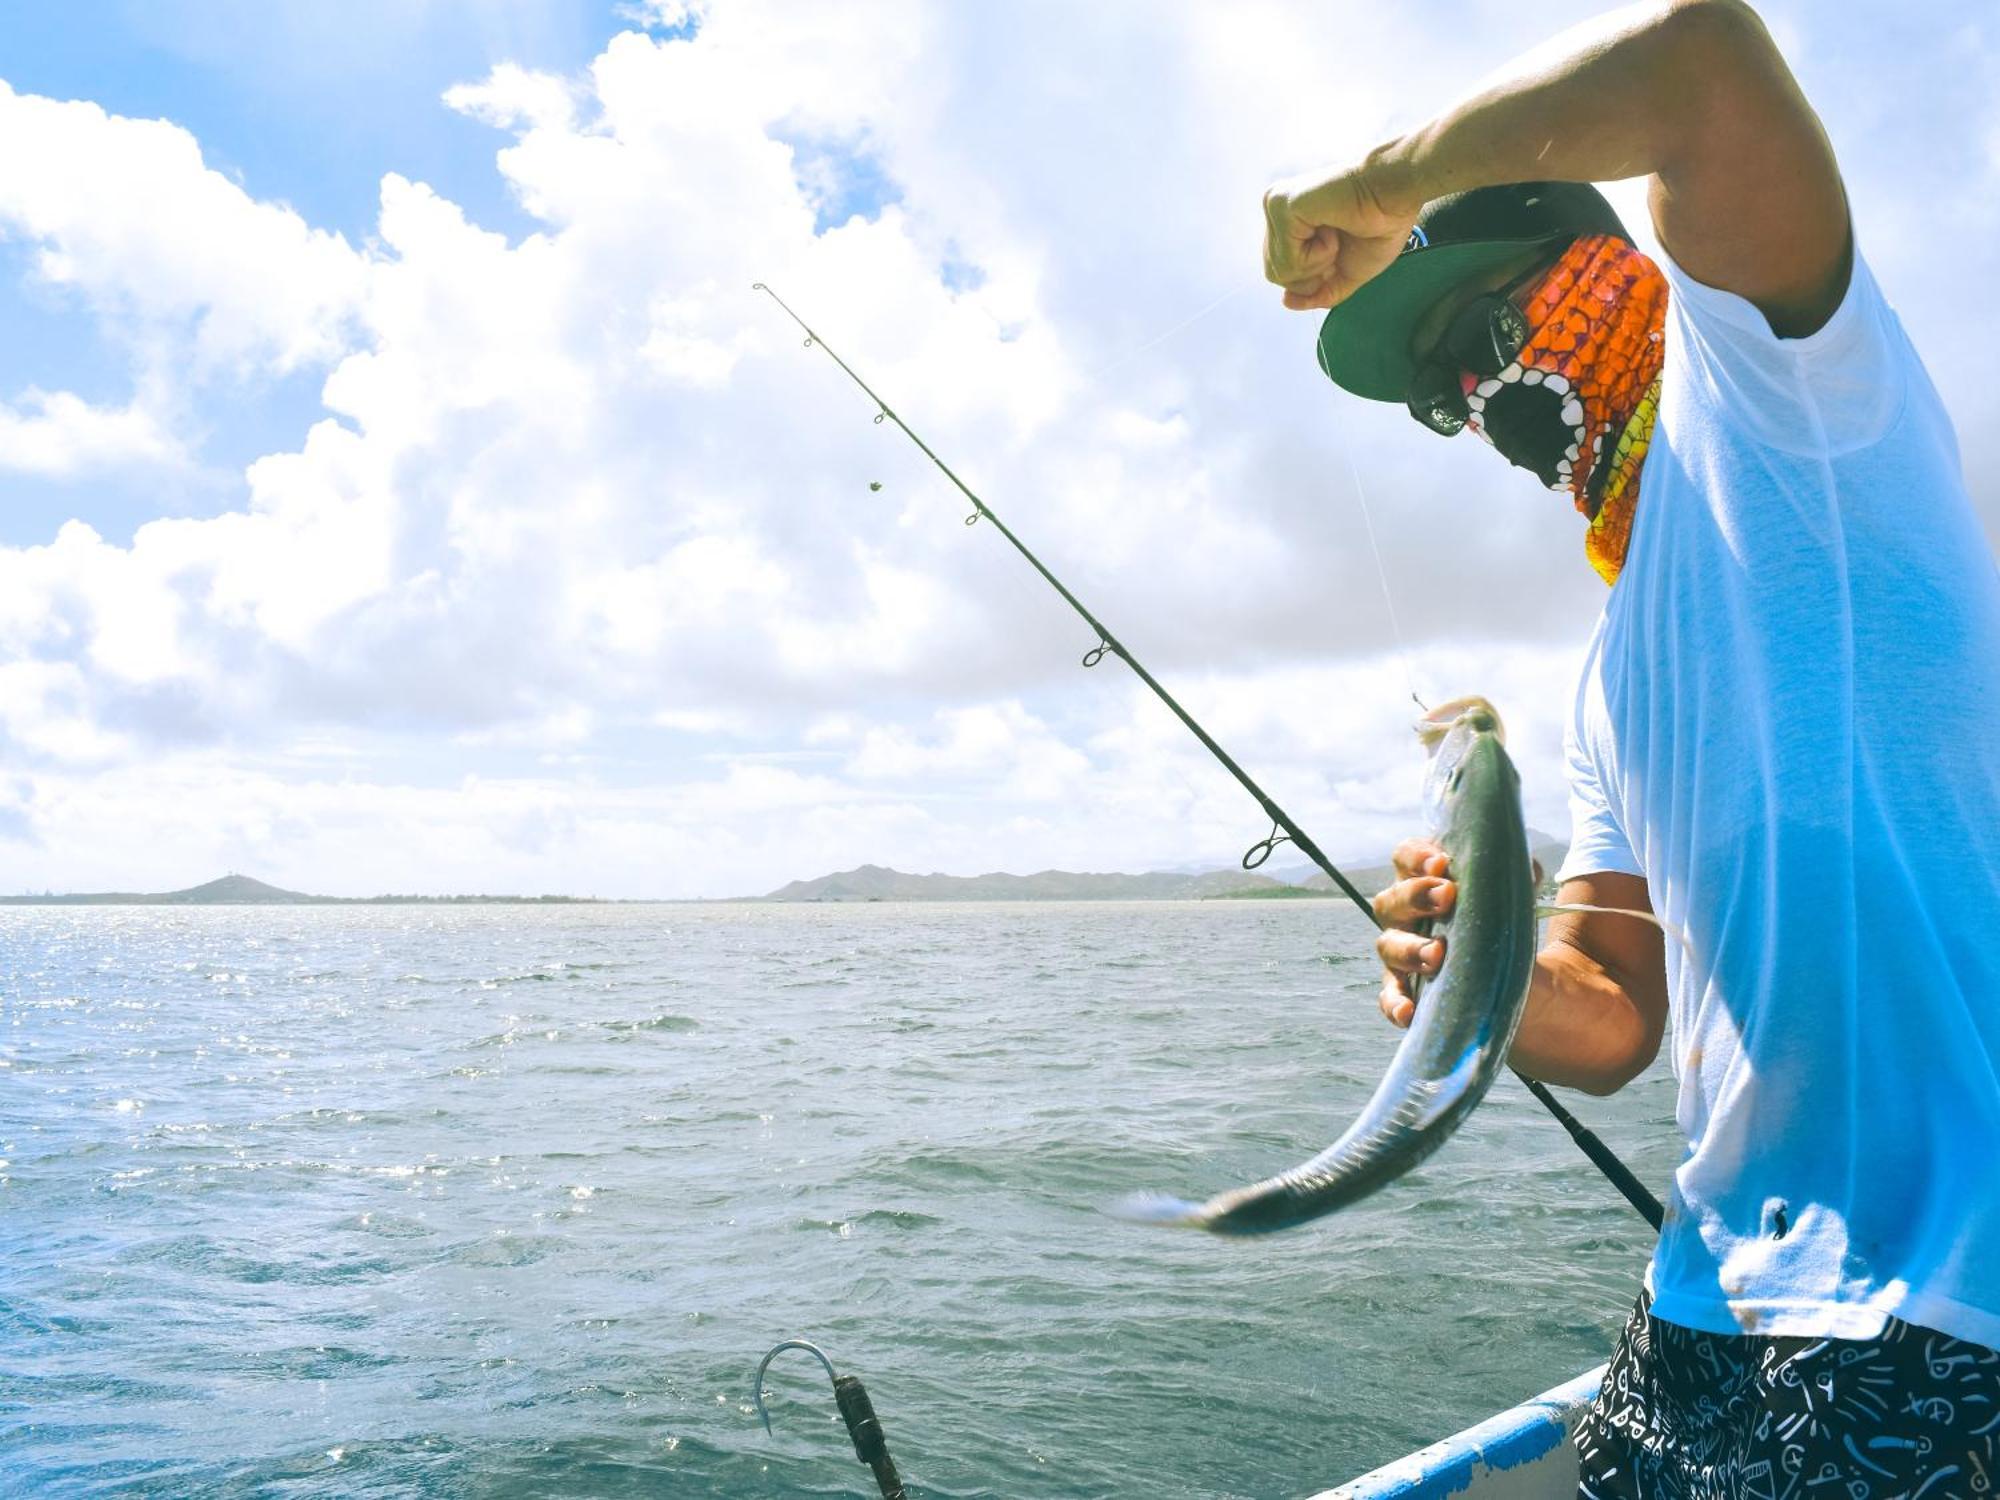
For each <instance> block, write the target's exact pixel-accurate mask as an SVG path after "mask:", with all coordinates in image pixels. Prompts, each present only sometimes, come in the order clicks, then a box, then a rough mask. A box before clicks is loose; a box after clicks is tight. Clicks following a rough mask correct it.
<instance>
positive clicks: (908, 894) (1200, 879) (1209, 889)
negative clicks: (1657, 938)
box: [739, 828, 1569, 901]
mask: <svg viewBox="0 0 2000 1500" xmlns="http://www.w3.org/2000/svg"><path fill="white" fill-rule="evenodd" d="M1528 847H1529V849H1530V850H1531V851H1532V852H1533V853H1534V856H1535V858H1537V859H1539V860H1540V861H1541V862H1542V870H1543V872H1544V873H1545V874H1550V875H1552V874H1554V873H1555V870H1556V866H1558V865H1559V864H1561V863H1562V858H1563V855H1564V854H1565V853H1567V852H1568V848H1569V846H1568V845H1567V844H1565V843H1563V842H1562V840H1560V839H1557V838H1552V837H1550V836H1549V835H1548V834H1546V833H1541V832H1539V831H1537V830H1536V829H1533V828H1531V829H1529V830H1528ZM1341 873H1342V874H1344V875H1346V876H1347V878H1348V879H1349V880H1350V881H1352V882H1353V883H1354V886H1355V888H1356V889H1357V890H1359V891H1361V892H1362V893H1363V894H1372V893H1373V892H1375V891H1378V890H1380V889H1381V888H1382V887H1383V886H1385V885H1388V884H1389V883H1390V882H1391V881H1392V880H1394V879H1395V867H1394V866H1392V865H1389V864H1386V863H1383V864H1370V865H1355V866H1351V867H1350V866H1345V865H1344V866H1342V867H1341ZM1339 894H1340V892H1339V891H1338V890H1337V889H1335V887H1334V884H1333V882H1332V881H1331V880H1329V879H1328V878H1327V876H1326V874H1325V872H1324V871H1321V870H1316V869H1313V867H1312V866H1310V865H1305V866H1295V867H1292V868H1291V869H1288V870H1287V871H1285V878H1283V879H1279V878H1274V877H1273V876H1270V875H1266V874H1263V873H1261V872H1255V871H1249V870H1234V869H1225V870H1207V871H1204V872H1202V873H1200V874H1190V873H1187V872H1185V871H1179V870H1155V871H1152V872H1150V873H1148V874H1144V875H1119V874H1078V873H1076V872H1074V871H1070V870H1042V871H1040V872H1039V873H1037V874H1034V875H1005V874H998V873H996V874H991V875H908V874H905V873H904V872H903V871H901V870H891V869H889V868H888V867H886V866H884V865H859V866H857V867H856V868H854V869H852V870H840V871H836V872H835V873H834V874H832V875H821V876H820V877H818V878H817V879H815V880H794V881H792V882H791V883H789V884H787V885H782V886H779V887H778V889H777V890H775V891H772V892H771V893H770V894H769V895H765V896H745V897H741V898H739V899H741V900H746V901H1209V900H1232V901H1240V900H1248V901H1256V900H1265V901H1268V900H1286V899H1294V900H1296V899H1301V898H1305V899H1312V898H1319V899H1324V898H1326V897H1328V896H1338V895H1339Z"/></svg>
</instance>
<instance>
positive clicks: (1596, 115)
mask: <svg viewBox="0 0 2000 1500" xmlns="http://www.w3.org/2000/svg"><path fill="white" fill-rule="evenodd" d="M1642 175H1644V176H1650V177H1651V179H1652V181H1651V185H1650V197H1651V204H1652V211H1653V223H1654V227H1655V228H1656V229H1657V230H1658V232H1659V236H1660V242H1661V243H1662V244H1663V245H1665V247H1666V248H1667V250H1668V252H1669V253H1670V254H1671V255H1672V256H1673V257H1674V259H1675V260H1676V261H1678V262H1679V263H1680V265H1681V266H1682V267H1683V268H1684V269H1686V270H1687V271H1688V273H1689V274H1690V275H1692V276H1694V277H1695V278H1696V279H1697V280H1699V281H1703V282H1706V283H1708V284H1709V285H1711V286H1716V287H1720V288H1722V289H1723V290H1725V291H1731V292H1735V293H1737V294H1738V295H1740V296H1743V297H1746V298H1748V299H1749V300H1750V301H1751V302H1752V303H1754V304H1755V305H1756V306H1757V307H1758V308H1759V309H1760V310H1761V311H1762V312H1763V313H1764V315H1765V317H1766V318H1767V319H1768V320H1769V321H1770V323H1771V326H1772V327H1773V328H1774V329H1775V330H1776V331H1777V332H1778V333H1780V334H1785V335H1791V336H1796V335H1801V334H1805V333H1809V332H1811V331H1812V330H1813V329H1815V328H1817V327H1819V326H1820V325H1821V324H1822V323H1824V322H1825V321H1826V319H1827V318H1828V317H1829V316H1830V315H1831V314H1832V312H1833V310H1834V308H1836V307H1837V306H1839V304H1840V299H1841V297H1842V296H1843V295H1844V294H1845V292H1846V288H1847V276H1848V270H1849V266H1850V258H1851V254H1852V247H1851V244H1850V240H1849V233H1848V222H1847V199H1846V195H1845V193H1844V192H1843V190H1842V188H1841V184H1840V173H1839V168H1838V167H1837V165H1836V164H1835V162H1834V159H1833V149H1832V147H1831V146H1830V145H1829V144H1828V143H1827V139H1826V135H1825V132H1824V131H1822V130H1821V128H1820V124H1819V120H1818V119H1817V117H1816V116H1815V115H1814V114H1813V112H1812V108H1811V106H1810V105H1808V104H1807V103H1806V99H1805V95H1804V94H1803V93H1801V92H1800V90H1799V87H1798V84H1797V82H1796V81H1795V80H1794V79H1793V78H1792V75H1791V71H1790V69H1788V68H1787V67H1786V66H1785V61H1784V58H1783V57H1782V56H1780V55H1779V52H1778V49H1777V47H1776V45H1775V44H1774V43H1773V42H1772V40H1771V37H1770V34H1769V33H1768V32H1767V31H1765V29H1764V26H1763V23H1762V22H1761V21H1760V20H1758V18H1757V15H1756V13H1755V12H1754V11H1752V10H1751V9H1750V7H1749V6H1748V5H1746V4H1744V3H1743V0H1665V3H1661V0H1651V3H1647V4H1643V5H1639V6H1635V7H1633V8H1631V9H1628V10H1622V11H1617V12H1614V13H1613V14H1611V15H1609V16H1606V17H1603V18H1601V19H1600V20H1598V21H1596V22H1593V23H1590V24H1589V25H1587V26H1586V27H1583V28H1579V29H1578V30H1576V31H1572V32H1569V33H1565V34H1564V35H1563V36H1562V37H1559V38H1557V39H1556V41H1555V42H1552V43H1550V44H1549V45H1548V46H1547V47H1544V48H1542V49H1540V50H1539V51H1537V52H1535V53H1532V54H1530V55H1529V56H1528V57H1526V58H1523V59H1521V60H1520V61H1519V62H1517V63H1515V64H1514V65H1512V67H1511V68H1510V69H1508V70H1507V71H1506V72H1505V73H1504V74H1503V76H1502V77H1501V80H1500V81H1499V82H1497V83H1494V84H1492V85H1491V86H1489V87H1487V88H1486V89H1484V90H1482V91H1481V92H1480V93H1478V94H1475V95H1474V96H1473V97H1472V98H1470V99H1468V100H1466V101H1465V102H1464V103H1462V104H1460V105H1459V106H1457V107H1456V108H1454V109H1452V110H1450V111H1448V112H1446V113H1445V114H1443V115H1440V116H1439V117H1438V118H1437V119H1435V120H1433V121H1432V122H1430V123H1429V124H1427V125H1424V126H1421V127H1419V128H1418V129H1416V130H1413V131H1411V132H1410V133H1409V134H1408V135H1405V136H1403V137H1401V138H1399V139H1397V140H1393V141H1390V142H1387V143H1385V144H1384V145H1381V146H1378V147H1377V148H1376V149H1375V150H1373V151H1371V152H1370V153H1369V154H1368V156H1367V158H1366V159H1365V160H1364V161H1363V162H1362V163H1361V164H1360V165H1358V166H1355V167H1352V168H1349V169H1346V170H1344V171H1339V172H1334V173H1330V174H1316V175H1312V176H1308V177H1304V178H1299V179H1295V180H1293V181H1291V182H1287V183H1281V184H1279V185H1278V186H1277V187H1274V188H1272V189H1271V191H1270V192H1269V193H1267V194H1266V195H1265V211H1266V239H1265V273H1266V275H1267V276H1268V277H1269V278H1270V279H1271V280H1272V281H1274V282H1276V283H1278V284H1279V285H1281V286H1283V287H1284V288H1285V305H1286V306H1287V307H1294V308H1313V307H1331V306H1333V305H1334V303H1336V302H1339V301H1341V300H1342V299H1343V298H1345V297H1346V296H1348V295H1349V294H1351V293H1352V292H1353V290H1354V288H1355V287H1357V286H1359V285H1361V284H1362V283H1363V282H1365V281H1367V280H1368V279H1369V277H1371V276H1373V275H1374V274H1375V273H1376V272H1377V271H1379V270H1381V269H1382V268H1383V267H1384V266H1386V265H1387V264H1388V263H1389V262H1390V261H1391V260H1393V259H1394V258H1395V256H1396V254H1397V252H1398V251H1400V250H1401V248H1402V243H1403V239H1404V237H1405V236H1407V234H1408V232H1409V228H1410V225H1411V224H1412V223H1413V222H1414V221H1415V219H1416V215H1417V211H1418V210H1419V209H1420V208H1421V207H1422V206H1423V205H1424V204H1425V203H1426V202H1428V201H1429V200H1431V199H1433V198H1437V197H1441V196H1443V195H1444V194H1446V193H1453V192H1458V191H1461V190H1464V189H1468V188H1475V187H1487V186H1491V185H1493V184H1496V183H1504V182H1528V181H1536V180H1552V181H1570V182H1604V181H1610V180H1612V179H1616V178H1624V177H1636V176H1642Z"/></svg>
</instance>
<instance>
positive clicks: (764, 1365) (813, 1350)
mask: <svg viewBox="0 0 2000 1500" xmlns="http://www.w3.org/2000/svg"><path fill="white" fill-rule="evenodd" d="M787 1349H803V1350H805V1351H806V1353H808V1354H810V1355H811V1356H812V1357H813V1358H814V1359H816V1360H818V1361H819V1362H820V1363H821V1364H823V1365H825V1366H826V1378H827V1379H828V1380H832V1381H838V1380H839V1379H840V1377H839V1376H838V1375H836V1374H834V1373H833V1361H832V1360H830V1359H828V1358H827V1357H826V1351H825V1350H824V1349H822V1348H820V1346H819V1345H818V1344H811V1343H807V1342H806V1341H805V1340H804V1339H786V1340H785V1341H784V1342H783V1343H782V1344H779V1345H778V1346H777V1347H776V1348H774V1349H773V1350H772V1351H771V1352H770V1353H769V1354H767V1355H765V1356H764V1358H763V1359H762V1360H761V1361H759V1362H758V1365H757V1389H756V1390H754V1391H753V1392H751V1394H750V1399H751V1400H752V1401H754V1402H756V1403H757V1415H758V1416H760V1417H762V1418H763V1419H764V1431H765V1433H766V1435H768V1434H769V1433H770V1431H771V1414H770V1412H768V1411H766V1410H765V1409H764V1372H765V1371H766V1370H768V1369H770V1368H771V1361H772V1360H774V1359H776V1358H777V1357H778V1356H779V1355H780V1354H783V1353H784V1352H785V1351H786V1350H787Z"/></svg>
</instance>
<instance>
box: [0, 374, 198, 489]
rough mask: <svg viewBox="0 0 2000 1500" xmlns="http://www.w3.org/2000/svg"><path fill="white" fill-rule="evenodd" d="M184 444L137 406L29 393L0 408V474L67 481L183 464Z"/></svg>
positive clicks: (61, 393) (61, 394)
mask: <svg viewBox="0 0 2000 1500" xmlns="http://www.w3.org/2000/svg"><path fill="white" fill-rule="evenodd" d="M184 461H185V455H184V454H183V451H182V448H181V445H180V443H179V442H178V441H177V440H176V439H175V438H174V437H173V436H172V435H171V434H170V433H168V432H167V431H165V430H164V429H163V428H162V427H161V425H160V423H159V421H158V420H157V418H156V417H155V416H154V414H153V413H152V412H150V411H147V410H146V409H144V408H143V407H141V406H139V405H137V404H133V405H130V406H123V407H102V406H92V405H90V404H89V403H88V402H86V401H84V400H83V399H81V398H80V397H78V396H76V395H75V394H73V393H72V392H69V391H39V390H33V389H30V390H28V391H26V392H24V393H23V394H22V397H21V400H20V403H19V405H18V406H9V405H8V404H7V403H6V402H0V470H4V471H11V472H13V473H17V474H36V475H41V476H43V477H45V478H55V479H67V478H71V477H73V476H75V475H78V474H88V473H92V472H98V471H103V470H108V469H119V468H123V467H126V466H129V465H137V464H180V463H182V462H184Z"/></svg>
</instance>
